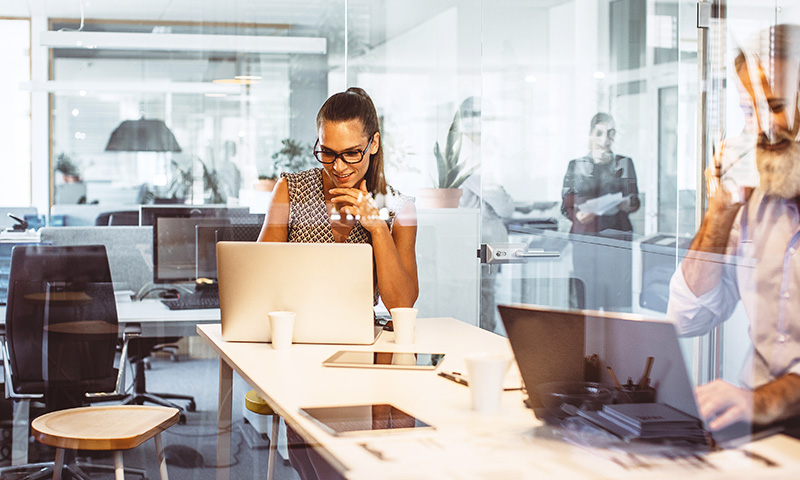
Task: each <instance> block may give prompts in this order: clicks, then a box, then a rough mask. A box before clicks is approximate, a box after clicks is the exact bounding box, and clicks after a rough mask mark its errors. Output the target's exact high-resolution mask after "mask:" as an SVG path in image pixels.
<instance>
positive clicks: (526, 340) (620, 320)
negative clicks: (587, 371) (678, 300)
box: [498, 305, 750, 442]
mask: <svg viewBox="0 0 800 480" xmlns="http://www.w3.org/2000/svg"><path fill="white" fill-rule="evenodd" d="M498 309H499V311H500V317H501V318H502V320H503V324H504V326H505V328H506V332H507V334H508V340H509V342H510V343H511V348H512V350H513V351H514V356H515V357H516V359H517V363H518V364H519V370H520V373H521V374H522V379H523V381H524V382H525V385H526V387H527V391H528V394H529V399H528V403H529V404H530V406H531V407H532V408H533V409H534V412H535V413H537V416H538V415H539V413H540V412H541V411H542V410H541V409H539V408H538V407H541V406H542V403H541V400H540V399H539V398H538V395H537V394H536V385H539V384H543V383H548V382H556V381H582V380H584V368H585V367H584V359H585V357H587V356H590V355H592V354H597V355H598V356H599V359H600V366H599V367H600V368H599V370H600V382H601V383H603V384H606V385H613V384H614V383H613V380H612V379H611V375H610V374H609V373H608V371H607V369H606V366H611V367H612V368H613V370H614V372H615V374H616V376H617V377H618V378H619V381H620V382H622V383H625V379H627V378H628V377H631V378H632V379H633V381H636V380H637V379H639V378H640V377H641V376H642V373H643V370H644V368H645V364H646V360H647V357H649V356H652V357H654V362H653V365H652V369H651V371H650V379H651V383H650V385H651V386H652V387H654V388H655V389H656V402H658V403H661V404H664V405H668V406H670V407H672V408H674V409H677V410H679V411H681V412H683V413H685V414H688V415H690V416H692V417H694V418H696V419H700V418H702V417H701V416H700V413H699V409H698V406H697V402H696V399H695V396H694V389H693V387H692V383H691V381H690V378H689V372H688V370H687V369H686V362H685V359H684V356H683V352H682V350H681V347H680V343H679V341H678V335H677V331H676V330H675V326H674V325H673V324H672V323H669V322H667V321H663V320H651V319H645V318H643V317H641V316H638V315H632V314H624V313H604V312H596V311H589V310H571V311H563V310H554V309H548V308H546V307H542V306H506V305H500V306H498ZM749 433H750V430H749V428H748V427H747V426H744V425H737V426H735V427H733V428H731V429H728V430H726V431H723V432H719V433H715V434H714V438H715V440H717V441H718V442H724V441H726V440H731V439H734V438H739V437H743V436H746V435H748V434H749Z"/></svg>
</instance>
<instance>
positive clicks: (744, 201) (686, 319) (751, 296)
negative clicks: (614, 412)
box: [667, 25, 800, 430]
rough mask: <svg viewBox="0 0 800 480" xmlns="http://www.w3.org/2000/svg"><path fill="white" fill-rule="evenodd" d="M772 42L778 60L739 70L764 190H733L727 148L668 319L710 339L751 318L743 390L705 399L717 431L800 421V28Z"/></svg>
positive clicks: (749, 60) (743, 59)
mask: <svg viewBox="0 0 800 480" xmlns="http://www.w3.org/2000/svg"><path fill="white" fill-rule="evenodd" d="M768 33H769V35H764V36H763V37H762V38H765V39H766V38H769V39H770V46H769V50H768V51H766V52H762V55H761V56H760V57H759V56H757V55H752V56H748V55H745V54H744V53H743V52H742V53H740V54H739V56H738V57H737V59H736V62H735V65H736V73H737V75H738V76H739V79H740V80H741V83H742V87H743V88H744V90H745V91H746V92H747V94H748V96H749V98H750V100H751V102H752V107H753V111H754V113H755V118H754V121H755V126H756V127H757V133H758V137H757V142H756V145H755V157H756V164H757V169H758V174H759V176H760V183H759V184H758V185H752V187H755V188H745V187H750V185H746V184H745V185H743V184H742V183H744V182H741V183H739V184H738V185H737V188H735V189H728V188H725V187H723V184H724V183H725V182H724V180H725V172H724V170H725V164H724V162H723V159H724V158H725V156H726V153H725V150H724V147H723V149H722V151H721V152H719V153H718V158H716V159H715V166H714V168H712V169H710V171H708V172H707V175H706V178H707V183H708V192H709V201H708V210H707V211H706V216H705V218H704V220H703V223H702V224H701V226H700V230H699V231H698V233H697V235H696V236H695V238H694V240H693V242H692V245H691V247H690V251H689V252H688V253H687V255H686V258H685V259H684V260H683V262H682V263H681V266H680V268H679V269H678V271H677V272H676V273H675V275H674V276H673V278H672V282H671V284H670V301H669V307H668V312H667V313H668V316H669V318H670V319H671V320H672V321H674V322H675V323H676V325H677V327H678V330H679V331H680V333H681V334H683V335H700V334H703V333H706V332H708V331H709V330H711V329H712V328H713V327H714V326H716V325H718V324H719V323H721V322H723V321H725V320H727V319H728V317H730V315H731V313H732V312H733V310H734V308H735V307H736V305H737V303H738V301H739V300H741V301H742V303H743V305H744V308H745V311H746V312H747V316H748V320H749V323H750V329H749V330H750V338H751V342H752V346H751V349H750V353H749V358H748V364H746V367H745V370H743V372H742V375H741V376H740V380H741V382H742V384H743V387H741V388H740V387H737V386H734V385H731V384H730V383H727V382H725V381H723V380H719V379H718V380H714V381H712V382H710V383H708V384H706V385H702V386H700V387H698V388H697V390H696V394H697V401H698V404H699V408H700V413H701V414H702V415H703V416H704V417H705V418H706V419H707V420H708V424H709V426H710V427H711V428H712V429H714V430H717V429H721V428H724V427H726V426H729V425H732V424H734V423H737V422H744V423H752V424H756V425H767V424H770V423H774V422H777V421H780V420H784V419H787V418H789V417H792V416H795V415H797V414H800V315H799V314H800V275H798V273H797V272H798V268H800V256H798V255H796V251H797V249H798V248H800V213H799V212H800V145H798V129H799V127H800V118H798V117H800V115H799V114H798V92H799V91H800V88H799V87H800V85H799V83H800V27H798V26H794V25H777V26H774V27H772V28H771V29H770V32H768Z"/></svg>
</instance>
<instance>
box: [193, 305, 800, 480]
mask: <svg viewBox="0 0 800 480" xmlns="http://www.w3.org/2000/svg"><path fill="white" fill-rule="evenodd" d="M417 325H418V326H417V345H416V350H417V351H420V352H422V351H426V352H434V353H435V352H444V353H446V354H447V357H446V359H445V361H444V364H443V365H442V367H440V368H439V370H459V369H461V368H463V356H464V354H466V353H469V352H478V351H490V352H505V353H510V347H509V345H508V341H507V340H506V339H505V338H503V337H500V336H497V335H494V334H492V333H489V332H486V331H483V330H480V329H478V328H475V327H472V326H470V325H467V324H465V323H463V322H459V321H457V320H454V319H452V318H435V319H420V320H418V323H417ZM197 331H198V333H199V334H200V336H201V337H203V338H204V339H205V340H206V341H207V342H209V344H210V345H211V346H212V347H213V348H214V350H215V351H216V352H217V354H219V356H220V394H219V432H220V433H219V436H218V459H217V464H218V465H226V464H228V463H229V460H230V434H229V433H228V432H230V425H231V400H232V399H231V392H232V371H234V370H235V371H236V372H237V373H238V374H239V375H240V376H242V378H244V379H245V380H246V381H247V382H248V383H249V384H250V386H252V387H253V388H255V389H256V390H258V392H259V393H260V394H261V395H262V396H263V397H264V398H265V399H266V401H267V402H268V403H269V404H270V406H271V407H272V408H273V409H274V410H275V411H276V412H278V414H280V415H281V416H282V417H283V418H284V419H285V420H286V422H287V423H288V424H289V425H290V426H292V427H293V428H294V429H295V430H296V431H297V432H298V433H299V434H300V435H302V436H303V438H304V439H305V440H306V441H307V442H308V443H309V444H311V445H312V446H314V447H315V448H316V449H317V451H319V452H320V453H321V454H322V455H323V457H325V458H326V459H327V460H328V461H329V462H330V463H331V464H332V465H333V466H334V467H335V468H336V469H337V470H339V471H340V472H342V473H343V474H344V475H345V476H346V477H347V478H349V479H353V480H360V479H365V480H366V479H384V478H385V479H395V478H397V479H408V478H437V479H461V478H465V479H466V478H515V479H528V478H531V479H533V478H577V479H583V478H586V479H589V478H591V479H595V478H625V477H628V478H632V477H634V476H635V477H640V476H641V475H642V474H643V473H644V474H646V475H647V476H648V478H658V477H661V478H675V477H676V476H677V475H686V474H690V475H693V476H701V477H702V478H725V479H729V478H735V477H740V478H754V477H758V478H795V477H796V476H797V472H800V442H797V441H795V440H794V439H791V438H789V437H785V436H773V437H770V438H767V439H764V440H761V441H759V442H755V443H753V444H750V445H748V449H749V450H751V451H754V452H757V453H760V454H762V455H764V456H766V457H767V458H769V459H771V460H773V461H775V462H777V463H778V464H779V465H780V466H779V467H773V468H768V467H766V466H765V465H764V464H763V463H761V462H758V461H754V460H751V459H749V458H747V457H745V456H744V455H742V454H741V452H738V451H731V452H720V453H715V454H712V455H709V456H707V457H706V458H707V461H708V462H709V463H710V464H712V465H714V467H713V468H712V467H710V466H705V467H703V464H702V463H700V466H698V465H697V464H695V465H691V464H687V463H686V462H684V463H680V462H672V463H669V462H666V463H661V464H657V465H655V466H654V467H651V468H648V469H643V468H633V469H630V468H629V469H626V468H623V467H622V466H620V465H618V464H616V463H614V461H612V460H611V459H610V458H608V456H607V455H606V456H601V455H599V454H595V453H598V452H595V453H591V452H590V451H589V450H587V449H584V448H581V447H577V446H572V445H570V444H568V443H566V442H564V441H561V440H559V439H557V438H556V437H555V436H554V435H552V434H551V432H550V430H551V429H550V428H549V427H547V426H542V424H541V422H540V421H539V420H537V419H536V418H535V417H534V416H533V414H532V412H531V411H530V410H528V409H526V408H525V407H524V406H523V404H522V399H523V394H522V393H521V392H519V391H510V392H505V393H503V397H502V407H501V411H500V412H499V413H497V414H478V413H476V412H473V411H472V410H471V409H470V397H469V389H468V388H466V387H463V386H461V385H458V384H456V383H454V382H451V381H448V380H445V379H444V378H441V377H439V376H437V375H436V372H431V371H409V370H406V371H403V370H397V371H395V370H367V369H348V368H328V367H323V366H322V365H321V363H322V361H323V360H324V359H325V358H327V357H328V356H330V355H331V354H333V353H334V352H336V351H338V350H341V349H342V348H345V347H342V346H340V345H297V344H296V345H293V346H292V347H291V348H290V349H289V350H273V349H272V348H271V346H270V345H269V344H255V343H228V342H225V341H224V340H222V338H221V336H220V327H219V325H198V327H197ZM377 347H380V349H385V350H393V351H412V350H414V349H411V348H408V347H401V346H397V345H394V343H392V334H391V333H384V334H383V335H382V337H381V338H380V339H379V340H378V342H377V344H376V345H374V346H366V347H355V349H360V350H375V349H376V348H377ZM346 348H348V349H349V348H351V347H346ZM511 374H512V375H513V372H512V373H511ZM383 402H388V403H393V404H394V405H396V406H398V407H400V408H402V409H404V410H406V411H408V412H409V413H411V414H413V415H415V416H417V417H419V418H420V419H422V420H425V421H427V422H429V423H431V424H433V425H434V426H435V427H436V430H435V431H429V432H415V433H409V434H395V435H383V436H371V437H353V438H338V437H333V436H330V435H328V434H326V433H325V432H324V431H322V430H321V429H320V428H318V427H317V426H316V425H315V424H313V423H311V422H310V421H309V420H308V419H306V418H305V417H303V416H301V415H299V414H298V409H299V408H301V407H308V406H322V405H337V404H363V403H383ZM365 447H366V448H365ZM380 457H383V458H380ZM791 473H794V475H792V476H789V475H790V474H791ZM217 478H220V479H227V478H229V472H228V471H227V470H224V469H220V470H218V475H217Z"/></svg>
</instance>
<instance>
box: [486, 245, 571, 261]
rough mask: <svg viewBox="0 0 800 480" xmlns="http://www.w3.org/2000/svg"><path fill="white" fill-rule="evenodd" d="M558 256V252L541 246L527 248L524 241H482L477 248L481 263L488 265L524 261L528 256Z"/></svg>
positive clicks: (559, 254)
mask: <svg viewBox="0 0 800 480" xmlns="http://www.w3.org/2000/svg"><path fill="white" fill-rule="evenodd" d="M560 256H561V253H560V252H557V251H545V249H543V248H533V249H530V250H528V246H527V245H526V244H524V243H492V244H486V243H483V244H481V248H480V249H479V250H478V258H480V259H481V263H486V264H488V265H497V264H504V263H525V262H527V261H528V259H529V258H554V257H560Z"/></svg>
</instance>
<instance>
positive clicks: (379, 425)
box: [300, 403, 434, 436]
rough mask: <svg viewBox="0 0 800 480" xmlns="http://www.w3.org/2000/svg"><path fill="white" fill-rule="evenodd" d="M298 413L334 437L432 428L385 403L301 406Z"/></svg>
mask: <svg viewBox="0 0 800 480" xmlns="http://www.w3.org/2000/svg"><path fill="white" fill-rule="evenodd" d="M300 413H301V414H303V415H305V416H306V417H308V418H310V419H311V420H313V421H314V422H315V423H316V424H317V425H318V426H319V427H321V428H322V429H323V430H325V431H326V432H328V433H330V434H331V435H335V436H348V435H364V434H372V433H390V432H403V431H416V430H420V429H432V428H434V427H433V426H432V425H430V424H428V423H426V422H423V421H422V420H420V419H418V418H416V417H414V416H413V415H411V414H409V413H406V412H404V411H403V410H400V409H399V408H397V407H395V406H394V405H391V404H388V403H382V404H369V405H345V406H335V407H311V408H301V409H300Z"/></svg>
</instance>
